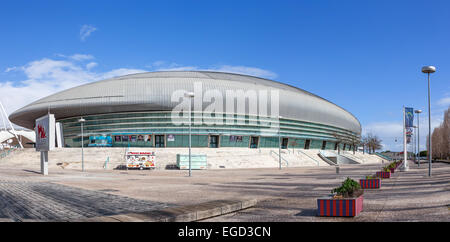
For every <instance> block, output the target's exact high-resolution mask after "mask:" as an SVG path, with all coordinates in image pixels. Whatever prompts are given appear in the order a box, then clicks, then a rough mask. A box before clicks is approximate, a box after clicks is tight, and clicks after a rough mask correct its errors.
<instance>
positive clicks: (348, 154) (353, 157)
mask: <svg viewBox="0 0 450 242" xmlns="http://www.w3.org/2000/svg"><path fill="white" fill-rule="evenodd" d="M342 156H344V157H346V156H350V157H351V159H353V160H355V161H357V160H361V161H362V163H364V159H363V158H358V157H356V156H354V155H352V154H350V153H347V151H346V152H343V153H342ZM347 158H349V157H347ZM349 159H350V158H349Z"/></svg>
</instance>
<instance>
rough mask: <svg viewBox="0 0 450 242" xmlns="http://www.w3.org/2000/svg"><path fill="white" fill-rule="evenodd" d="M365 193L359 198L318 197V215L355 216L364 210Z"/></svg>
mask: <svg viewBox="0 0 450 242" xmlns="http://www.w3.org/2000/svg"><path fill="white" fill-rule="evenodd" d="M363 200H364V198H363V195H361V196H359V197H357V198H342V199H333V198H332V197H325V198H319V199H317V215H318V216H323V217H355V216H358V215H359V213H361V211H362V210H363Z"/></svg>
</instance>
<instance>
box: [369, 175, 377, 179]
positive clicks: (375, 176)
mask: <svg viewBox="0 0 450 242" xmlns="http://www.w3.org/2000/svg"><path fill="white" fill-rule="evenodd" d="M366 179H378V177H377V175H368V176H366Z"/></svg>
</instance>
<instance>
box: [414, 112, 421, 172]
mask: <svg viewBox="0 0 450 242" xmlns="http://www.w3.org/2000/svg"><path fill="white" fill-rule="evenodd" d="M414 113H416V114H417V157H418V158H419V162H418V163H417V166H418V167H420V133H419V132H420V128H419V124H420V122H419V114H420V113H422V110H420V109H417V110H414Z"/></svg>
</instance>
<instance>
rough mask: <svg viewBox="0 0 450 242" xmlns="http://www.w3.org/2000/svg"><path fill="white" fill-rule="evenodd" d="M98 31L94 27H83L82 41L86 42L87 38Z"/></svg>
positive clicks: (81, 30) (81, 31)
mask: <svg viewBox="0 0 450 242" xmlns="http://www.w3.org/2000/svg"><path fill="white" fill-rule="evenodd" d="M96 30H97V28H96V27H94V26H92V25H87V24H85V25H83V26H81V29H80V39H81V41H85V40H86V38H87V37H89V36H90V35H91V34H92V33H94V32H95V31H96Z"/></svg>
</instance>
